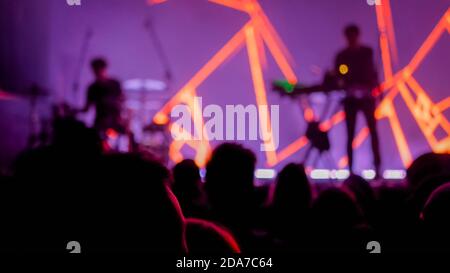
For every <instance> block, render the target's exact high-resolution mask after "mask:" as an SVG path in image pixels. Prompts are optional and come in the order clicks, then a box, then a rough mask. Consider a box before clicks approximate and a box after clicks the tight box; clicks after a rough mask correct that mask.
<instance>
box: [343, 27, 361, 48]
mask: <svg viewBox="0 0 450 273" xmlns="http://www.w3.org/2000/svg"><path fill="white" fill-rule="evenodd" d="M344 35H345V39H346V40H347V45H348V46H349V47H357V46H359V36H360V32H359V27H358V26H357V25H355V24H350V25H348V26H346V27H345V29H344Z"/></svg>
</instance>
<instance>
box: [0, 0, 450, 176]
mask: <svg viewBox="0 0 450 273" xmlns="http://www.w3.org/2000/svg"><path fill="white" fill-rule="evenodd" d="M145 2H146V1H144V0H127V1H125V0H82V6H81V7H69V6H68V5H67V4H66V2H65V1H64V0H41V1H34V0H0V20H1V22H0V38H1V41H2V42H0V49H1V51H0V88H3V89H7V90H21V89H24V88H25V87H26V86H28V85H29V84H30V83H32V82H37V83H39V84H41V85H43V86H46V87H48V88H49V89H50V90H52V94H53V96H52V97H51V98H49V99H48V100H47V101H45V102H43V103H41V106H40V107H41V109H42V110H43V111H44V112H45V109H47V108H48V104H49V103H51V102H53V101H61V100H68V101H70V102H71V103H73V104H77V105H81V103H82V101H83V99H84V95H85V94H84V90H85V88H86V86H87V84H88V83H89V82H90V81H91V80H92V77H91V75H90V71H89V69H88V62H87V61H86V62H85V63H84V70H83V73H82V75H81V90H82V91H81V92H79V93H78V94H74V93H73V92H71V88H72V83H73V80H74V77H75V71H76V67H77V62H78V58H79V52H80V48H81V46H82V41H83V37H84V36H85V35H86V31H87V30H88V29H92V31H93V37H92V40H91V44H90V48H89V52H88V59H89V58H91V57H93V56H97V55H102V56H105V57H107V58H108V59H109V61H110V64H111V74H112V75H114V76H116V77H118V78H119V79H122V80H125V79H130V78H153V79H163V74H164V69H163V66H162V65H161V63H160V62H159V61H158V59H157V56H156V53H155V49H154V47H153V45H152V43H151V42H150V40H149V38H148V34H147V33H146V30H145V28H144V21H145V20H146V18H148V17H149V16H150V17H151V18H152V21H153V23H154V27H155V30H156V32H157V33H158V35H159V36H160V37H161V41H162V44H163V46H164V48H165V50H166V52H167V55H168V58H169V62H170V63H171V65H172V69H173V76H174V81H173V84H172V88H171V90H170V92H175V91H177V90H178V89H179V88H180V87H181V86H182V85H183V84H184V83H185V82H186V81H187V80H189V79H190V77H192V75H193V74H194V73H195V72H196V71H197V70H198V69H199V68H200V67H201V66H202V65H203V64H204V63H205V62H206V61H207V60H208V59H209V58H210V57H211V56H213V54H214V53H215V52H216V51H217V50H218V49H219V48H220V47H221V46H222V45H223V44H224V43H225V42H226V41H227V40H228V39H229V38H230V37H231V36H232V35H233V34H234V33H235V32H236V31H238V30H239V28H240V27H241V26H242V25H243V24H244V23H245V22H246V21H247V20H248V16H247V14H244V13H241V12H238V11H235V10H231V9H228V8H225V7H223V6H220V5H216V4H213V3H209V2H207V1H204V0H169V1H168V2H166V3H164V4H161V5H157V6H152V7H150V6H148V5H146V3H145ZM391 2H392V4H391V5H392V13H393V18H394V25H395V28H396V34H397V45H398V51H399V64H398V67H402V66H404V65H405V64H407V63H408V62H409V60H410V59H411V57H412V56H413V54H414V53H415V51H416V50H417V49H418V48H419V46H420V45H421V43H422V42H423V40H424V39H425V38H426V36H427V35H428V34H429V33H430V31H431V30H432V28H433V27H434V25H435V24H436V23H437V22H438V20H439V19H440V17H441V16H442V15H443V14H444V12H445V11H446V10H447V8H448V7H449V5H450V1H448V0H433V1H428V0H414V1H399V0H397V1H391ZM260 3H261V5H262V7H263V8H264V10H265V12H266V14H267V15H268V17H269V19H270V20H271V21H272V23H273V25H274V26H275V28H276V29H277V31H278V33H279V35H280V36H281V38H282V39H283V41H284V42H285V44H286V45H287V47H288V49H289V51H290V52H291V55H292V56H293V60H294V62H295V66H294V70H295V72H296V74H297V75H298V76H299V79H300V81H303V82H304V83H314V82H316V81H319V80H320V78H321V76H319V75H316V74H314V73H313V72H312V71H311V67H312V66H318V67H320V68H322V69H327V68H330V66H331V64H332V62H333V56H334V54H335V53H336V51H338V50H339V49H341V48H342V47H343V46H344V40H343V38H342V34H341V33H342V28H343V27H344V26H345V25H346V24H347V23H350V22H354V23H357V24H358V25H360V26H361V29H362V32H363V37H362V39H363V41H364V42H365V43H366V44H368V45H370V46H372V47H373V48H374V49H375V50H376V52H377V53H378V54H379V47H378V42H377V27H376V18H375V11H374V7H371V6H369V5H368V4H367V3H366V1H365V0H341V1H335V0H321V1H312V0H261V1H260ZM449 42H450V36H449V35H444V36H443V37H442V38H441V39H440V41H439V42H438V43H437V44H436V47H435V48H434V49H433V51H432V52H431V54H430V55H429V56H428V57H427V59H426V60H425V61H424V63H423V65H422V66H421V68H420V69H419V70H418V71H417V73H416V78H417V80H418V81H419V82H420V83H421V84H422V85H423V86H424V87H425V88H426V89H427V90H430V91H429V92H430V96H431V97H432V98H433V99H434V101H438V100H441V99H443V98H445V97H448V94H449V87H450V78H449V77H448V76H447V74H448V68H449V67H450V51H449V45H450V43H449ZM268 57H269V58H268V68H267V70H266V71H265V72H266V74H265V75H266V79H267V80H270V79H276V78H279V77H280V76H281V73H280V72H279V70H278V69H277V68H276V66H275V65H274V61H273V60H272V59H271V58H270V55H268ZM378 63H379V69H380V70H381V61H378ZM198 92H199V94H200V95H201V96H202V97H203V99H204V103H215V104H219V105H225V104H244V105H246V104H252V103H255V101H254V96H253V88H252V82H251V76H250V70H249V66H248V59H247V53H246V50H241V51H240V52H239V53H238V54H236V55H235V56H234V57H233V58H232V59H230V60H229V61H228V62H226V63H225V65H223V66H221V67H220V68H219V69H218V70H217V71H216V72H215V73H214V74H213V75H212V76H211V77H209V78H208V79H207V81H205V83H204V84H203V85H202V86H201V87H200V88H199V89H198ZM320 99H321V98H320V96H319V97H318V98H317V100H319V101H320ZM268 100H269V103H270V104H279V105H280V111H281V112H280V118H281V123H280V138H281V139H280V148H283V147H285V146H286V145H288V144H289V143H290V142H291V141H293V140H295V139H296V138H297V137H299V136H300V135H301V134H302V132H303V131H304V129H305V128H304V127H305V124H304V122H303V121H302V119H301V118H300V116H301V112H300V110H299V108H298V105H297V103H296V102H294V101H291V100H288V99H281V98H279V97H278V96H277V95H276V94H273V93H271V92H270V91H269V92H268ZM397 106H398V109H399V112H400V118H401V120H402V124H403V129H404V130H405V133H406V135H407V136H408V141H409V144H410V146H411V147H412V151H413V155H414V156H417V155H419V154H420V153H422V152H425V151H428V150H430V148H429V146H428V145H427V143H426V142H425V140H424V138H423V136H422V134H421V132H420V130H419V129H418V127H417V125H416V124H415V122H413V119H412V118H411V115H410V114H409V111H407V109H406V107H405V105H404V104H403V103H402V102H401V101H399V100H398V101H397ZM27 111H28V109H27V105H26V103H24V102H4V101H0V114H1V115H2V119H1V120H2V121H0V130H1V132H2V134H1V136H0V151H2V152H1V156H0V160H1V161H0V163H1V164H2V165H3V166H5V164H8V163H9V162H11V158H12V157H13V156H14V155H15V154H16V153H17V151H19V150H20V149H21V148H22V147H23V146H24V144H25V139H26V134H27V118H26V112H27ZM446 115H447V117H450V113H448V112H447V113H446ZM12 120H13V121H14V122H13V123H12V122H11V121H12ZM360 121H362V118H361V120H360ZM361 125H363V124H362V123H361ZM379 129H380V134H381V145H382V154H383V160H384V167H386V168H400V167H401V162H400V159H399V157H398V154H397V152H396V148H395V144H394V141H393V138H392V134H391V130H390V129H389V126H388V124H387V122H386V121H382V122H380V124H379ZM331 136H332V142H333V146H334V148H333V156H334V157H335V159H336V160H337V159H339V158H340V157H341V156H342V155H343V154H344V145H343V144H344V143H345V133H344V127H343V126H339V127H337V128H335V129H334V130H333V131H332V132H331ZM246 145H248V146H249V147H251V148H252V149H253V150H255V151H257V150H258V147H259V142H248V143H246ZM369 151H370V150H369V145H368V142H367V141H366V142H365V143H364V145H363V146H362V147H361V149H359V150H358V153H357V168H359V169H363V168H368V167H370V166H371V164H370V163H371V160H370V158H371V157H370V156H369V155H370V153H369ZM300 155H301V153H297V154H296V155H294V157H293V158H292V159H295V158H297V159H299V156H300ZM258 157H259V163H260V166H263V163H264V162H265V158H264V155H263V154H262V153H261V154H258ZM281 165H284V163H282V164H281Z"/></svg>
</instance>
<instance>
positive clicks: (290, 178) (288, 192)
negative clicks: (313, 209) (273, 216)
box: [272, 163, 312, 213]
mask: <svg viewBox="0 0 450 273" xmlns="http://www.w3.org/2000/svg"><path fill="white" fill-rule="evenodd" d="M311 199H312V192H311V186H310V184H309V181H308V177H307V176H306V172H305V168H304V167H303V165H302V164H296V163H290V164H288V165H286V166H285V167H284V168H283V169H282V170H281V171H280V173H279V174H278V177H277V181H276V186H275V191H274V195H273V200H272V206H273V208H274V209H275V210H281V211H279V213H283V212H282V211H283V210H294V211H299V210H306V209H308V208H309V206H310V205H311Z"/></svg>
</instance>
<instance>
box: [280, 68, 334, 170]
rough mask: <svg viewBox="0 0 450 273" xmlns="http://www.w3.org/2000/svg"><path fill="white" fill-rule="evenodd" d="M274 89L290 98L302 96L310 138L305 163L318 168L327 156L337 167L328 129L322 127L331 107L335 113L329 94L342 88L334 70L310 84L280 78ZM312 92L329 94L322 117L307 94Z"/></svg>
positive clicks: (307, 131) (306, 132) (329, 162)
mask: <svg viewBox="0 0 450 273" xmlns="http://www.w3.org/2000/svg"><path fill="white" fill-rule="evenodd" d="M272 89H273V90H274V91H276V92H278V93H279V94H280V95H282V96H289V97H290V98H295V97H297V96H301V97H300V100H301V101H300V107H301V110H302V112H303V113H304V119H305V121H306V123H307V127H306V131H305V134H304V135H305V137H306V139H307V140H308V145H307V148H306V151H305V155H304V158H303V160H302V162H303V164H304V165H308V166H311V167H312V168H316V167H317V163H318V162H319V160H320V158H321V157H322V156H326V159H327V160H328V164H329V165H330V166H333V167H335V166H336V163H335V161H334V159H333V157H332V155H331V153H330V148H331V145H330V139H329V137H328V131H327V130H323V129H322V128H321V123H322V122H323V121H324V119H325V118H327V117H328V116H329V112H330V109H332V111H331V114H335V109H333V108H332V107H331V105H332V103H331V101H330V99H329V98H328V94H329V93H330V92H337V91H341V90H342V88H341V87H340V84H339V79H338V77H336V75H335V74H333V73H332V72H327V73H326V74H325V76H324V79H323V81H322V83H321V84H317V85H310V86H306V85H300V84H292V83H290V82H289V81H287V80H278V81H274V82H273V83H272ZM312 93H325V94H326V95H327V99H326V105H325V106H324V107H323V111H322V113H321V115H320V117H317V116H316V115H315V114H314V111H313V110H312V108H311V102H310V100H309V96H305V95H310V94H312ZM314 151H315V152H316V156H315V158H313V159H312V165H309V164H308V162H309V161H310V160H311V157H312V152H314Z"/></svg>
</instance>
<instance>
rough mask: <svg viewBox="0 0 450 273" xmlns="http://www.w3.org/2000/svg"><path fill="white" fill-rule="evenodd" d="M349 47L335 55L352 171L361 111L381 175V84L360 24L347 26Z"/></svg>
mask: <svg viewBox="0 0 450 273" xmlns="http://www.w3.org/2000/svg"><path fill="white" fill-rule="evenodd" d="M344 35H345V38H346V40H347V47H346V48H345V49H343V50H342V51H340V52H339V53H338V54H337V56H336V59H335V67H334V69H335V71H336V72H337V75H338V78H339V85H340V86H341V87H342V88H343V89H344V90H345V91H346V97H345V99H344V100H343V105H344V111H345V115H346V125H347V136H348V139H347V154H348V164H349V169H350V171H353V147H352V143H353V139H354V137H355V127H356V120H357V114H358V112H359V111H361V112H362V113H363V114H364V117H365V119H366V122H367V126H368V128H369V132H370V138H371V141H372V151H373V159H374V165H375V170H376V172H377V175H379V171H380V165H381V158H380V151H379V140H378V132H377V125H376V119H375V108H376V100H375V97H374V93H373V90H375V88H376V87H377V86H378V74H377V71H376V68H375V64H374V60H373V51H372V49H371V48H370V47H367V46H364V45H362V44H360V40H359V36H360V31H359V28H358V26H356V25H349V26H347V27H346V28H345V30H344Z"/></svg>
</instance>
